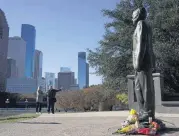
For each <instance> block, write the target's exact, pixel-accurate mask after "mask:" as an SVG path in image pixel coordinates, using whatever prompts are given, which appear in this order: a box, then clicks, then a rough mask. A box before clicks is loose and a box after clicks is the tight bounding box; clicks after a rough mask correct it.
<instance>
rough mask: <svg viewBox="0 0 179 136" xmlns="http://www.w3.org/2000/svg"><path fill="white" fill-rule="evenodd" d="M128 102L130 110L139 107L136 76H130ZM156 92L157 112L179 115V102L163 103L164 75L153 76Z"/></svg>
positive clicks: (155, 74)
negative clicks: (135, 86) (135, 88)
mask: <svg viewBox="0 0 179 136" xmlns="http://www.w3.org/2000/svg"><path fill="white" fill-rule="evenodd" d="M127 79H128V102H129V109H132V108H134V109H136V110H137V111H138V109H139V107H138V104H137V99H136V95H135V91H134V75H128V76H127ZM153 81H154V90H155V111H156V112H158V113H179V101H162V93H163V90H164V80H163V75H162V74H160V73H154V74H153Z"/></svg>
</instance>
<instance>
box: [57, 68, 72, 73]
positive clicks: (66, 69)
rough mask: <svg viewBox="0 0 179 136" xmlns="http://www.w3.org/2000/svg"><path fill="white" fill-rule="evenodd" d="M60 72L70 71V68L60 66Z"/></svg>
mask: <svg viewBox="0 0 179 136" xmlns="http://www.w3.org/2000/svg"><path fill="white" fill-rule="evenodd" d="M60 72H71V69H70V68H68V67H61V68H60Z"/></svg>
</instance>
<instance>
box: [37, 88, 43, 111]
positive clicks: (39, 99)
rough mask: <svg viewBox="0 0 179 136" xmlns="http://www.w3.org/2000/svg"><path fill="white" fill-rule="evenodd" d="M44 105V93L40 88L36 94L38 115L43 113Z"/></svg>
mask: <svg viewBox="0 0 179 136" xmlns="http://www.w3.org/2000/svg"><path fill="white" fill-rule="evenodd" d="M42 103H43V91H42V87H41V86H39V87H38V89H37V92H36V114H37V113H41V109H42Z"/></svg>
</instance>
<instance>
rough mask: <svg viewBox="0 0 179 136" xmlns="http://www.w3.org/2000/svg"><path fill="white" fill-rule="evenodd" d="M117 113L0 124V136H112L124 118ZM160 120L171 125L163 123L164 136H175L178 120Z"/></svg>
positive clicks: (49, 116) (47, 116)
mask: <svg viewBox="0 0 179 136" xmlns="http://www.w3.org/2000/svg"><path fill="white" fill-rule="evenodd" d="M117 113H119V112H99V113H97V112H94V113H67V114H65V113H64V114H55V115H53V114H42V115H41V116H40V117H39V118H36V119H32V120H27V121H23V122H18V123H14V124H0V136H113V135H112V133H113V132H115V131H116V130H117V129H118V128H119V127H120V123H121V122H122V121H123V120H124V119H125V118H126V116H127V114H124V113H125V112H123V113H122V112H120V116H119V115H118V114H117ZM126 113H127V112H126ZM109 115H110V116H109ZM112 115H113V116H112ZM114 115H116V116H114ZM117 115H118V116H117ZM124 115H125V117H124ZM160 118H161V119H163V120H165V121H168V122H172V123H174V124H175V126H173V125H171V124H169V123H167V126H168V127H171V129H170V131H168V132H167V133H166V134H165V136H166V135H168V136H179V129H178V128H179V118H178V117H160Z"/></svg>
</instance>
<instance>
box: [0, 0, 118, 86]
mask: <svg viewBox="0 0 179 136" xmlns="http://www.w3.org/2000/svg"><path fill="white" fill-rule="evenodd" d="M118 1H119V0H0V3H1V7H0V8H2V10H3V11H4V12H5V14H6V17H7V20H8V24H9V27H10V36H20V30H21V24H23V23H26V24H31V25H34V26H35V28H36V49H38V50H41V51H42V52H43V74H44V72H54V73H57V72H59V71H60V67H63V66H64V67H70V68H71V70H72V71H74V72H75V75H76V77H77V69H78V59H77V57H78V52H80V51H86V49H87V48H90V49H94V48H95V47H97V46H99V45H98V41H99V40H100V39H102V35H103V34H104V24H105V23H106V22H108V19H107V18H105V17H103V15H102V13H101V10H102V9H104V8H105V9H113V8H115V5H116V2H118ZM93 71H94V70H93V69H91V68H90V72H93ZM89 82H90V84H99V83H101V78H100V77H97V76H96V75H90V81H89Z"/></svg>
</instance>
